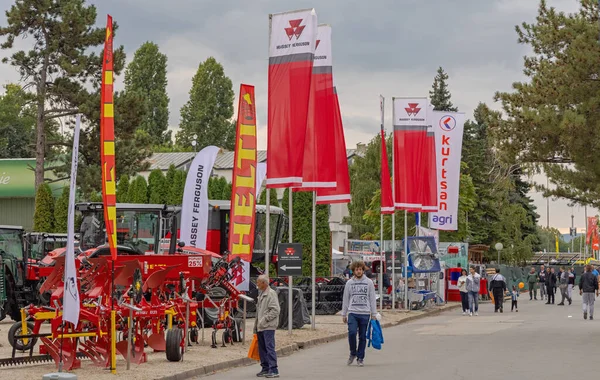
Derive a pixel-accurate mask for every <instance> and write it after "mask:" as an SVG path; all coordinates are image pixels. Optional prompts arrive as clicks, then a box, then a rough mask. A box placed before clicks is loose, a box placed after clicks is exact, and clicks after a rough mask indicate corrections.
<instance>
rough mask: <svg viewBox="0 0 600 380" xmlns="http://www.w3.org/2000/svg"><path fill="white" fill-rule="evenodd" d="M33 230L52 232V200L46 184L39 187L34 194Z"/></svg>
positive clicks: (50, 191)
mask: <svg viewBox="0 0 600 380" xmlns="http://www.w3.org/2000/svg"><path fill="white" fill-rule="evenodd" d="M33 230H34V231H37V232H52V231H54V198H53V197H52V190H51V189H50V186H49V185H48V184H47V183H43V184H42V185H40V187H38V189H37V191H36V193H35V212H34V214H33Z"/></svg>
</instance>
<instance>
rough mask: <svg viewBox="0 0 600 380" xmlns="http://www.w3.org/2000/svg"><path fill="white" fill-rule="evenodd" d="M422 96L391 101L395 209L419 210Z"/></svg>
mask: <svg viewBox="0 0 600 380" xmlns="http://www.w3.org/2000/svg"><path fill="white" fill-rule="evenodd" d="M427 107H428V102H427V98H426V97H421V98H417V97H415V98H393V109H392V112H393V124H394V171H395V172H394V186H395V189H396V194H395V198H396V199H394V203H395V206H396V208H397V209H402V210H408V211H420V210H421V207H422V203H423V189H424V182H425V181H424V180H423V171H424V168H425V164H426V157H427V155H426V152H425V145H426V137H427Z"/></svg>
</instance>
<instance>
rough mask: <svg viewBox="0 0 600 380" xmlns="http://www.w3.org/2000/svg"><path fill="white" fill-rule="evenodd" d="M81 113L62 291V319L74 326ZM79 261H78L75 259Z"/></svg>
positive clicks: (77, 121)
mask: <svg viewBox="0 0 600 380" xmlns="http://www.w3.org/2000/svg"><path fill="white" fill-rule="evenodd" d="M80 129H81V115H79V114H78V115H77V116H76V119H75V130H74V131H73V151H72V152H71V183H70V186H69V210H68V212H67V253H66V255H65V280H64V283H65V285H64V291H63V294H64V296H63V321H66V322H71V323H72V324H73V325H74V326H77V324H78V323H79V309H80V302H79V285H78V284H77V272H78V269H79V267H78V266H76V265H75V194H76V192H77V164H78V162H79V130H80ZM77 262H79V261H77Z"/></svg>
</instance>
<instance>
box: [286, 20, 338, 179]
mask: <svg viewBox="0 0 600 380" xmlns="http://www.w3.org/2000/svg"><path fill="white" fill-rule="evenodd" d="M332 64H333V63H332V57H331V26H329V25H319V27H318V29H317V42H316V50H315V60H314V63H313V69H312V77H311V85H310V100H309V103H308V124H307V127H306V140H305V145H304V166H303V171H302V186H301V187H298V188H295V189H294V190H296V191H313V190H316V189H320V188H335V186H336V182H335V178H336V174H335V149H331V147H333V146H335V145H334V144H335V133H334V125H333V123H334V112H335V99H334V97H333V71H332Z"/></svg>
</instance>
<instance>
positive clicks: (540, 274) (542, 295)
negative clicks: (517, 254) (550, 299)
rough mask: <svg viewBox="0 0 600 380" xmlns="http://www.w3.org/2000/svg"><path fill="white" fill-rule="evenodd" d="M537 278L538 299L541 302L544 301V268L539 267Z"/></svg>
mask: <svg viewBox="0 0 600 380" xmlns="http://www.w3.org/2000/svg"><path fill="white" fill-rule="evenodd" d="M538 277H539V279H540V281H539V286H540V299H541V300H542V301H543V300H545V299H546V268H545V267H544V266H543V265H542V266H541V267H540V273H539V274H538Z"/></svg>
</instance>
